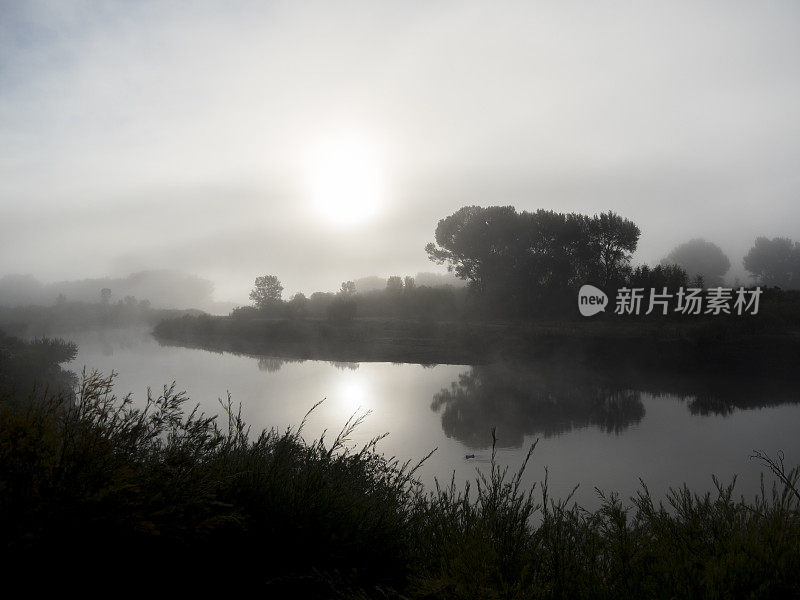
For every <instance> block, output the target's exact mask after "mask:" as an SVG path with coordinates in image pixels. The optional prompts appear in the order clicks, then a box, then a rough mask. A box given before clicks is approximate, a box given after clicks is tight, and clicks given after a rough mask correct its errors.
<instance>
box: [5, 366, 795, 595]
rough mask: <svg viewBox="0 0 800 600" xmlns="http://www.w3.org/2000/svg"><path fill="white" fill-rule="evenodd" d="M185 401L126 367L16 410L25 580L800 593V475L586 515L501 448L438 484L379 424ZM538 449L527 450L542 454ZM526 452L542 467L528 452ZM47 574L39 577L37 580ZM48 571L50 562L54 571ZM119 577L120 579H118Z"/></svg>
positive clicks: (9, 514) (15, 487)
mask: <svg viewBox="0 0 800 600" xmlns="http://www.w3.org/2000/svg"><path fill="white" fill-rule="evenodd" d="M223 408H224V411H223V414H224V415H227V422H224V423H222V424H221V425H220V424H218V422H217V419H215V418H213V417H208V416H206V415H203V414H199V413H198V412H197V409H196V408H195V409H194V410H187V398H186V397H185V396H184V395H183V394H181V393H177V392H176V391H175V389H174V386H173V387H169V388H165V389H164V390H163V393H161V394H160V395H158V396H154V395H149V396H148V398H147V400H146V403H145V404H144V406H143V407H141V408H136V407H135V406H134V404H133V402H132V399H131V398H130V397H125V398H117V397H115V396H114V394H113V374H112V375H111V376H108V377H106V376H102V375H100V374H98V373H90V374H84V377H83V379H82V382H81V383H80V385H79V386H78V389H77V391H76V394H75V397H74V398H69V397H68V396H65V395H55V396H54V395H48V394H39V395H35V396H33V397H31V398H29V399H28V401H27V402H24V403H19V402H6V401H4V402H2V403H1V404H0V519H1V520H2V522H0V530H2V531H3V541H2V544H3V551H4V553H5V554H6V555H7V556H8V557H11V558H8V559H7V560H6V562H5V564H4V566H6V567H7V570H6V572H7V573H8V574H9V576H10V577H12V578H19V579H20V580H23V578H24V581H25V583H26V585H27V589H31V590H33V589H36V588H38V587H49V586H52V587H58V588H60V589H63V588H64V587H78V588H82V589H89V588H97V589H106V590H108V589H111V590H114V591H116V590H117V589H120V588H121V587H124V588H128V589H133V588H136V589H140V590H141V591H149V592H152V591H154V590H159V591H163V590H164V589H166V588H173V589H175V590H177V591H181V592H197V591H203V592H208V591H209V590H219V591H224V592H226V593H232V592H236V591H243V590H255V591H266V592H272V593H274V594H277V593H281V594H284V595H289V594H291V595H292V597H318V598H336V597H343V598H429V599H438V598H441V599H444V598H476V599H478V598H481V599H482V598H729V597H760V598H770V597H781V598H785V597H792V595H795V596H796V595H797V590H800V512H798V508H799V505H798V502H799V501H800V494H798V491H797V485H798V478H799V477H800V473H799V472H798V470H797V469H794V470H791V471H788V472H787V471H786V470H785V469H783V466H782V463H777V462H774V461H773V462H771V463H770V464H771V465H772V467H774V469H775V471H776V472H777V474H778V475H779V479H780V481H781V482H782V484H781V485H780V486H779V487H773V489H772V490H771V491H770V490H767V489H763V487H762V494H761V496H760V497H758V498H755V499H753V500H750V501H745V500H744V499H738V500H737V499H736V498H735V496H734V488H733V484H731V485H721V484H718V486H717V493H715V494H713V495H709V494H707V495H703V496H696V495H693V494H692V493H691V491H690V490H688V489H686V488H685V487H684V488H679V489H675V490H673V491H672V492H671V494H670V495H669V497H668V498H667V499H666V505H665V506H662V505H661V504H659V503H658V502H657V501H655V500H654V499H653V498H652V497H651V495H650V493H649V492H648V490H647V488H646V487H645V486H644V485H643V486H642V489H641V491H640V492H639V494H638V495H637V496H636V497H635V498H633V499H631V501H630V503H624V502H622V501H621V500H620V499H619V498H618V497H616V496H615V495H613V494H610V495H607V496H604V501H603V505H602V507H601V508H600V509H599V510H597V511H594V512H588V511H585V510H582V509H581V508H579V507H577V506H575V505H573V504H571V502H570V500H569V499H564V500H556V499H552V498H550V497H549V496H548V493H547V485H546V481H545V482H543V484H542V486H541V487H539V488H538V489H523V487H522V484H521V480H522V472H523V471H524V468H525V467H524V466H523V468H522V469H521V470H520V471H519V472H517V473H507V472H506V471H505V470H504V469H503V468H501V467H500V466H499V465H498V464H496V463H495V462H494V460H493V461H492V464H491V468H490V470H489V472H487V473H484V474H483V475H481V476H479V477H478V478H477V480H476V481H475V482H473V484H472V485H467V486H466V487H463V488H461V487H459V486H457V485H456V484H455V482H454V481H451V482H450V484H449V485H444V486H441V487H439V488H438V489H437V490H435V491H433V492H431V493H426V492H424V490H423V489H422V486H421V484H420V483H419V482H418V481H417V479H416V478H415V469H416V467H417V466H418V464H417V465H414V464H412V463H401V462H399V461H398V460H396V459H394V458H387V457H385V456H384V455H382V454H381V453H380V452H379V448H378V443H379V441H380V438H378V439H375V440H373V441H371V442H370V443H368V444H366V445H365V446H363V447H362V448H360V449H358V448H354V447H353V446H352V445H351V444H350V443H349V441H348V439H349V436H350V434H351V433H352V431H353V429H354V428H355V427H357V426H358V424H359V419H352V420H351V421H349V422H348V423H346V424H345V426H344V428H343V430H342V431H341V432H340V434H339V435H338V436H337V437H336V438H334V439H333V440H330V441H328V440H326V439H325V437H324V436H323V437H322V438H319V439H316V440H313V441H307V440H305V439H304V438H303V436H302V430H303V424H302V423H301V424H300V425H299V426H298V427H297V428H296V429H287V430H285V431H278V430H275V429H273V430H269V431H263V432H261V433H259V434H257V435H250V434H249V431H248V429H247V427H246V425H245V423H243V422H242V419H241V416H240V413H239V412H238V411H237V410H236V409H235V407H234V406H233V405H232V403H231V401H230V399H228V401H227V402H225V403H223ZM533 450H534V449H533V448H531V452H530V453H529V455H528V456H529V458H530V457H531V456H532V452H533ZM526 463H527V461H526ZM30 572H34V573H35V574H36V576H34V577H28V576H27V574H28V573H30ZM42 575H45V576H42ZM112 586H113V587H112Z"/></svg>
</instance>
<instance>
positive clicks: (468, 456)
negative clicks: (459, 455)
mask: <svg viewBox="0 0 800 600" xmlns="http://www.w3.org/2000/svg"><path fill="white" fill-rule="evenodd" d="M464 458H465V459H467V460H469V459H470V458H475V455H474V454H465V455H464Z"/></svg>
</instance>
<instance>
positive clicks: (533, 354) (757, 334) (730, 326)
mask: <svg viewBox="0 0 800 600" xmlns="http://www.w3.org/2000/svg"><path fill="white" fill-rule="evenodd" d="M154 335H155V337H156V338H157V339H158V340H159V341H161V342H163V343H168V344H174V345H183V346H188V347H197V348H205V349H210V350H216V351H229V352H238V353H244V354H260V355H275V356H282V357H286V358H297V359H314V360H335V361H351V362H372V361H379V362H408V363H421V364H472V365H477V364H489V363H494V362H502V361H528V360H535V361H539V362H541V361H545V362H547V361H552V362H557V363H564V362H565V361H566V362H569V363H572V364H576V365H582V366H586V367H593V368H594V367H601V368H602V367H608V366H613V367H615V368H617V369H619V368H626V367H629V368H631V369H638V368H651V369H652V368H672V369H680V370H682V371H689V372H691V371H697V372H703V373H709V372H712V371H721V372H725V371H730V370H738V369H746V370H748V371H749V372H750V373H754V374H759V373H761V374H781V373H783V374H790V373H792V372H793V371H794V369H795V368H796V365H797V364H800V330H798V329H795V328H793V327H786V326H785V325H784V324H783V323H780V322H779V323H775V322H774V321H768V320H761V321H757V320H755V319H754V318H750V319H749V320H748V318H745V317H738V318H737V317H733V316H730V317H725V316H722V317H718V318H716V319H711V318H707V319H704V320H700V321H691V320H687V321H676V320H671V321H658V320H641V321H633V320H623V319H613V318H607V319H598V320H581V321H576V320H571V321H570V320H564V321H549V322H532V321H517V322H479V321H430V322H421V321H405V320H396V319H353V320H352V321H348V322H332V321H329V320H322V319H302V320H289V319H266V318H246V319H242V318H235V317H211V316H208V315H200V316H184V317H181V318H177V319H168V320H164V321H161V322H160V323H159V324H158V325H157V326H156V327H155V329H154Z"/></svg>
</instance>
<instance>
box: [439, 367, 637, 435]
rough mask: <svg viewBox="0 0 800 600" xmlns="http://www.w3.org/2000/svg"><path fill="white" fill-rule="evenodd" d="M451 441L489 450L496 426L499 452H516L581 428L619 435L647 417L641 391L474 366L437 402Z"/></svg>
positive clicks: (549, 373) (541, 372) (577, 377)
mask: <svg viewBox="0 0 800 600" xmlns="http://www.w3.org/2000/svg"><path fill="white" fill-rule="evenodd" d="M431 409H432V410H434V411H437V412H439V411H441V414H442V428H443V429H444V432H445V434H446V435H447V436H448V437H453V438H455V439H457V440H459V441H460V442H461V443H463V444H465V445H466V446H468V447H470V448H485V447H487V442H486V440H487V435H486V432H487V430H488V428H490V427H492V426H496V427H497V432H498V441H497V442H498V446H499V447H507V448H508V447H518V446H521V445H522V443H523V442H524V438H525V436H526V435H532V434H537V435H544V436H545V437H548V436H552V435H558V434H561V433H565V432H567V431H571V430H573V429H576V428H580V427H589V426H593V427H598V428H600V429H602V430H603V431H606V432H608V433H619V432H620V431H622V430H624V429H625V428H627V427H629V426H631V425H633V424H636V423H638V422H639V421H641V420H642V418H643V417H644V412H645V411H644V405H643V404H642V401H641V398H640V392H638V391H636V390H632V389H627V388H624V387H615V386H609V385H608V384H606V383H605V382H598V381H597V379H596V378H591V377H586V376H581V374H580V373H577V374H576V373H569V374H567V373H565V372H563V371H560V370H559V371H553V370H547V369H538V368H525V369H522V368H519V367H512V366H509V365H506V364H493V365H482V366H475V367H470V369H469V370H468V371H466V372H464V373H462V374H461V375H459V377H458V381H454V382H452V383H451V384H450V388H449V389H448V388H444V389H442V390H441V391H439V392H438V393H437V394H435V395H434V397H433V402H432V403H431Z"/></svg>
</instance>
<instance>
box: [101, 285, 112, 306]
mask: <svg viewBox="0 0 800 600" xmlns="http://www.w3.org/2000/svg"><path fill="white" fill-rule="evenodd" d="M110 301H111V288H107V287H104V288H103V289H102V290H100V302H102V303H103V304H108V303H109V302H110Z"/></svg>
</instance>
